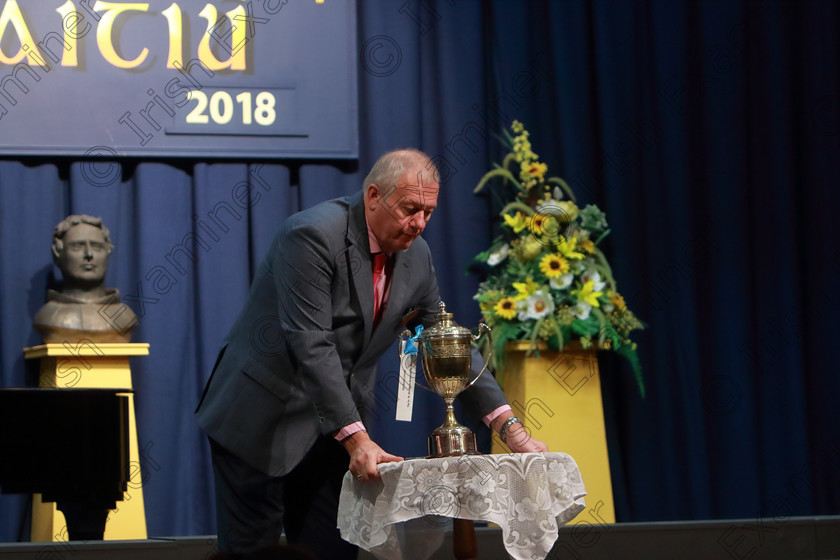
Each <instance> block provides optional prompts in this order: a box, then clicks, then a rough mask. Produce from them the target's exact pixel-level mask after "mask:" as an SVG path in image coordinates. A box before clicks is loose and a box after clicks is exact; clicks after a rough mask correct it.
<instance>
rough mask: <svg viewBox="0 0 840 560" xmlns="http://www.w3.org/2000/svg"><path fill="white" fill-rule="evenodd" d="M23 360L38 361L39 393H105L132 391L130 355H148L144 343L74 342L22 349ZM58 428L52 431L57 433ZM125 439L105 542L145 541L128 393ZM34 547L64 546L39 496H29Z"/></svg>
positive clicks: (62, 531) (61, 527)
mask: <svg viewBox="0 0 840 560" xmlns="http://www.w3.org/2000/svg"><path fill="white" fill-rule="evenodd" d="M23 353H24V357H25V358H26V359H27V360H34V359H40V360H41V370H40V371H41V373H40V380H39V386H40V387H42V388H60V389H61V388H68V389H69V388H79V389H81V388H110V389H129V390H130V389H131V388H132V385H131V369H130V367H129V363H128V358H129V357H130V356H147V355H148V354H149V345H148V344H145V343H142V344H141V343H127V342H126V343H105V342H96V343H95V342H90V341H82V342H79V343H69V342H67V343H64V344H42V345H40V346H33V347H32V348H24V349H23ZM59 431H60V429H59V427H58V426H56V432H59ZM128 437H129V461H130V467H129V468H130V476H131V478H130V480H129V482H128V491H126V493H125V494H124V496H123V501H121V502H117V509H115V510H112V511H111V512H109V514H108V521H107V522H106V523H105V536H104V538H105V540H124V539H145V538H146V537H147V534H146V511H145V507H144V505H143V478H142V476H141V472H140V464H141V456H140V450H139V447H138V445H137V425H136V423H135V420H134V395H133V394H131V393H129V394H128ZM31 540H32V541H33V542H36V541H39V542H42V541H66V540H67V523H66V522H65V520H64V514H63V513H61V511H59V510H57V509H56V507H55V503H53V502H46V503H45V502H42V501H41V495H40V494H35V495H34V496H33V497H32V535H31Z"/></svg>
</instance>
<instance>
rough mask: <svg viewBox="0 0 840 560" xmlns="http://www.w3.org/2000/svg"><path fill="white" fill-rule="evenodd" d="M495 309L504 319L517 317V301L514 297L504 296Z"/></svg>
mask: <svg viewBox="0 0 840 560" xmlns="http://www.w3.org/2000/svg"><path fill="white" fill-rule="evenodd" d="M494 311H495V312H496V315H498V316H499V317H501V318H502V319H513V318H514V317H516V301H514V299H513V298H512V297H506V298H502V299H500V300H499V303H497V304H496V307H495V308H494Z"/></svg>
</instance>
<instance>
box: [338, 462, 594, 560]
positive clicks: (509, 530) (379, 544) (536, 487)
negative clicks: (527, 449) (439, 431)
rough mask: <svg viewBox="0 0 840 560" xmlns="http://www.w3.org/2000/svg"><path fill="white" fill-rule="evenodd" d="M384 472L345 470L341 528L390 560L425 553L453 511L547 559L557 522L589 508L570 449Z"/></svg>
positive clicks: (512, 548)
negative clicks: (360, 476)
mask: <svg viewBox="0 0 840 560" xmlns="http://www.w3.org/2000/svg"><path fill="white" fill-rule="evenodd" d="M379 472H380V474H381V475H382V480H381V481H378V482H359V481H358V480H356V479H355V478H354V477H353V476H352V474H351V473H350V472H348V473H347V474H345V476H344V481H343V484H342V487H341V497H340V501H339V506H338V528H339V530H340V531H341V537H342V538H343V539H344V540H346V541H348V542H350V543H353V544H355V545H357V546H359V547H361V548H363V549H365V550H368V551H369V552H371V553H372V554H373V555H375V556H376V557H378V558H383V559H387V560H403V559H407V558H412V559H417V560H423V559H425V558H428V557H429V556H431V554H432V553H433V552H434V551H435V550H436V549H437V548H438V547H439V546H440V545H441V543H442V542H443V535H444V531H445V530H446V528H447V521H448V522H449V523H450V524H451V518H454V517H457V518H461V519H472V520H474V521H487V522H492V523H496V524H498V525H499V526H500V527H501V528H502V536H503V538H504V545H505V548H506V549H507V552H508V554H510V555H511V556H512V557H513V558H516V559H517V560H542V559H544V558H545V557H546V555H547V554H548V552H549V551H550V550H551V547H552V545H553V544H554V541H555V540H557V528H558V527H559V526H561V525H564V524H566V523H568V522H569V521H571V520H572V519H573V518H574V517H575V516H576V515H577V514H578V513H580V512H581V511H582V510H583V509H584V500H583V497H584V495H586V490H585V489H584V486H583V481H582V480H581V476H580V470H579V469H578V467H577V465H576V464H575V461H574V459H572V458H571V457H570V456H569V455H566V454H565V453H511V454H499V455H470V456H465V457H448V458H441V459H409V460H406V461H403V462H400V463H383V464H381V465H379Z"/></svg>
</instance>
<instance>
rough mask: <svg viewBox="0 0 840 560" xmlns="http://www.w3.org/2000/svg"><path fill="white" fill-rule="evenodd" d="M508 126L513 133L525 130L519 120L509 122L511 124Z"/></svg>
mask: <svg viewBox="0 0 840 560" xmlns="http://www.w3.org/2000/svg"><path fill="white" fill-rule="evenodd" d="M510 128H511V130H513V131H514V132H515V133H517V134H520V133H521V132H522V131H523V130H525V125H523V124H522V123H521V122H519V121H513V123H511V125H510Z"/></svg>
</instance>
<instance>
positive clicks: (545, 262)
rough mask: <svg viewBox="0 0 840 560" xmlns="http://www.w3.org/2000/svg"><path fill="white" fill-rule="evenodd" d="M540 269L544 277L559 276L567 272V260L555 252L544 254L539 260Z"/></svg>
mask: <svg viewBox="0 0 840 560" xmlns="http://www.w3.org/2000/svg"><path fill="white" fill-rule="evenodd" d="M540 270H542V273H543V274H545V276H546V278H560V277H561V276H563V275H564V274H566V273H567V272H569V261H567V260H566V259H564V258H563V257H562V256H561V255H559V254H557V253H553V254H550V255H546V256H544V257H543V258H542V260H541V261H540Z"/></svg>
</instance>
